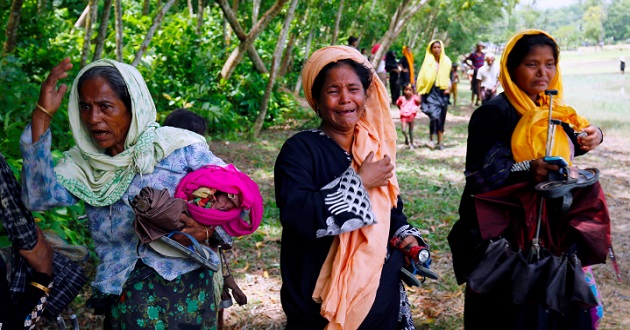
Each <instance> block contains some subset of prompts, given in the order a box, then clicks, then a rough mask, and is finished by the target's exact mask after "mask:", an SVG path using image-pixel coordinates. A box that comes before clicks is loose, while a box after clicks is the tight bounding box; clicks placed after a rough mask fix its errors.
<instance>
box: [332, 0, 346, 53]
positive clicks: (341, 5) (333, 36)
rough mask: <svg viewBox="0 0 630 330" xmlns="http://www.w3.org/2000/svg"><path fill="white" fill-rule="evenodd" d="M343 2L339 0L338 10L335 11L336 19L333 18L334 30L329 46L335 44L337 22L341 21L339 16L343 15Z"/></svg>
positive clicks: (337, 33)
mask: <svg viewBox="0 0 630 330" xmlns="http://www.w3.org/2000/svg"><path fill="white" fill-rule="evenodd" d="M343 1H344V0H339V9H338V10H337V18H335V29H334V30H333V35H332V41H331V42H330V44H331V45H336V44H337V37H338V36H339V22H340V21H341V14H342V13H343Z"/></svg>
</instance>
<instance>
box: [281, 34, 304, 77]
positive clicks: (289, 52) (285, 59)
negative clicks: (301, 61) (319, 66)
mask: <svg viewBox="0 0 630 330" xmlns="http://www.w3.org/2000/svg"><path fill="white" fill-rule="evenodd" d="M298 35H299V33H298V32H295V33H293V34H291V38H289V43H288V44H287V48H286V49H285V50H284V55H282V62H280V69H279V70H278V77H283V76H284V75H285V74H287V71H288V70H289V65H290V64H291V61H292V59H293V47H294V46H295V41H296V40H297V37H298Z"/></svg>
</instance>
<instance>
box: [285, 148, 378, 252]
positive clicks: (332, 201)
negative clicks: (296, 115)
mask: <svg viewBox="0 0 630 330" xmlns="http://www.w3.org/2000/svg"><path fill="white" fill-rule="evenodd" d="M320 158H324V157H322V156H321V155H317V151H313V149H309V146H308V144H307V143H304V141H299V140H292V139H290V140H288V141H287V142H286V143H285V144H284V146H283V147H282V149H281V151H280V154H279V155H278V158H277V160H276V164H275V168H274V180H275V184H276V204H277V206H278V208H280V221H281V223H282V227H283V228H284V229H285V230H289V231H290V232H292V233H294V234H295V235H297V236H299V238H300V239H304V240H313V239H316V238H321V237H324V236H334V235H339V234H341V233H344V232H349V231H353V230H356V229H359V228H361V227H364V226H367V225H371V224H373V223H375V217H374V214H373V212H372V208H371V204H370V200H369V195H368V194H367V191H366V190H365V188H364V187H363V183H362V182H361V179H360V177H359V176H358V174H357V173H356V172H355V171H354V170H353V169H352V168H351V167H346V168H343V167H339V168H340V169H341V171H342V172H340V173H335V175H327V174H328V173H327V172H334V171H335V169H336V167H335V168H333V169H331V168H328V169H325V168H323V167H324V166H326V165H324V164H320V163H318V161H317V159H320ZM329 160H330V163H334V162H335V161H334V160H332V159H329ZM324 161H325V160H322V162H324ZM330 163H329V164H330ZM341 166H343V165H341ZM346 166H347V165H346ZM326 180H328V181H326ZM320 182H321V183H320Z"/></svg>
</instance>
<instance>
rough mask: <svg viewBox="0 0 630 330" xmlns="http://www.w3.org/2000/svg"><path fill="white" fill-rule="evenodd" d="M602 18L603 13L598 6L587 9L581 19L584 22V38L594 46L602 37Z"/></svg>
mask: <svg viewBox="0 0 630 330" xmlns="http://www.w3.org/2000/svg"><path fill="white" fill-rule="evenodd" d="M603 18H604V12H603V10H602V8H601V7H599V6H593V7H588V9H586V12H585V13H584V17H583V18H582V20H583V21H584V37H585V38H586V39H587V40H589V41H591V42H593V43H594V44H596V43H598V42H599V41H600V40H602V37H603V35H604V25H603V24H602V19H603Z"/></svg>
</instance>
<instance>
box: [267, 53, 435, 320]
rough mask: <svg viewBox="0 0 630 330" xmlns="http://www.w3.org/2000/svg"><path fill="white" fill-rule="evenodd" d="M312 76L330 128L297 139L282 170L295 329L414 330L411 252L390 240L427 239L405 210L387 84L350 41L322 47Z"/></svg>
mask: <svg viewBox="0 0 630 330" xmlns="http://www.w3.org/2000/svg"><path fill="white" fill-rule="evenodd" d="M302 82H303V86H304V95H305V96H306V99H307V101H308V103H309V105H310V106H311V107H312V108H313V110H314V111H315V112H316V113H317V115H318V116H319V117H320V118H321V124H320V126H319V127H318V128H317V129H312V130H307V131H303V132H300V133H297V134H296V135H294V136H292V137H291V138H289V139H288V140H287V141H286V142H285V144H284V145H283V146H282V150H281V151H280V154H279V155H278V158H277V160H276V164H275V168H274V180H275V187H276V204H277V205H278V208H279V209H280V221H281V223H282V250H281V260H280V269H281V272H282V289H281V299H282V307H283V309H284V311H285V313H286V315H287V327H286V328H287V329H300V330H303V329H318V330H321V329H324V328H326V329H357V328H359V327H361V328H366V329H413V322H412V320H411V312H410V310H409V303H408V302H407V296H406V294H405V290H404V287H403V285H402V283H401V273H400V269H401V267H403V266H404V265H405V258H404V256H403V255H402V254H401V253H400V251H397V250H393V249H392V248H391V246H389V245H388V242H389V241H390V240H391V239H392V237H394V236H396V237H398V238H401V239H402V240H403V244H404V245H408V244H409V245H410V246H415V245H418V244H421V245H424V246H426V244H425V243H424V241H422V238H421V237H420V233H419V231H418V230H417V229H415V228H413V227H411V226H410V225H409V223H408V222H407V218H406V217H405V215H404V214H403V213H402V206H403V204H402V200H401V199H400V197H399V188H398V182H397V180H396V175H395V172H394V164H395V161H396V129H395V127H394V123H393V121H392V118H391V116H390V114H389V103H390V101H389V97H388V95H387V91H386V89H385V86H384V85H383V84H382V82H381V80H380V79H378V76H377V75H376V73H375V72H374V70H373V69H372V67H371V65H370V63H369V62H368V61H367V60H366V59H365V58H364V57H363V56H361V54H360V53H359V52H358V51H357V50H356V49H353V48H350V47H345V46H330V47H325V48H322V49H319V50H317V51H316V52H314V53H313V55H311V57H310V58H309V59H308V61H307V62H306V64H305V65H304V69H303V70H302Z"/></svg>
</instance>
